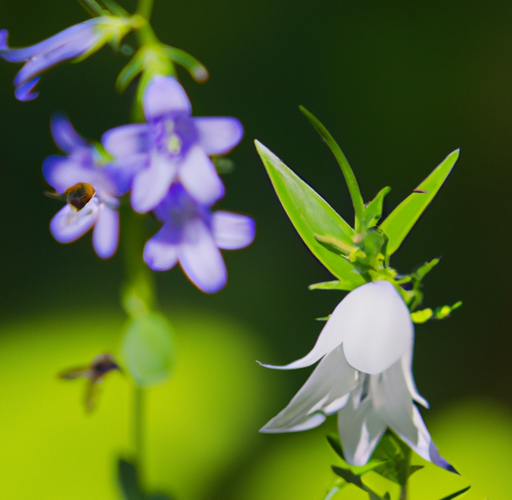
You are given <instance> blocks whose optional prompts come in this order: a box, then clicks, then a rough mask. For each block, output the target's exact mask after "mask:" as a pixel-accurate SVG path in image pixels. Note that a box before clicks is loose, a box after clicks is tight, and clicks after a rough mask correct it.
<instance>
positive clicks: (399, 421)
mask: <svg viewBox="0 0 512 500" xmlns="http://www.w3.org/2000/svg"><path fill="white" fill-rule="evenodd" d="M413 340H414V328H413V324H412V321H411V318H410V314H409V310H408V308H407V306H406V305H405V303H404V301H403V300H402V298H401V296H400V294H399V293H398V292H397V291H396V290H395V288H394V287H393V285H391V283H388V282H383V281H381V282H374V283H367V284H366V285H363V286H361V287H359V288H356V289H355V290H354V291H352V292H350V293H349V294H348V295H347V296H346V297H345V298H344V299H343V300H342V301H341V302H340V303H339V304H338V306H337V307H336V309H334V312H333V313H332V315H331V317H330V318H329V320H328V321H327V323H326V324H325V326H324V328H323V330H322V332H321V333H320V336H319V337H318V340H317V342H316V344H315V346H314V347H313V349H312V350H311V352H310V353H309V354H307V355H306V356H305V357H304V358H302V359H299V360H297V361H294V362H293V363H290V364H289V365H286V366H271V365H263V366H266V367H267V368H275V369H279V370H289V369H294V368H303V367H305V366H310V365H312V364H314V363H316V362H317V361H318V360H319V359H321V358H323V359H322V360H321V361H320V363H319V364H318V366H317V367H316V369H315V370H314V371H313V373H312V374H311V376H310V377H309V379H308V380H307V381H306V383H305V384H304V386H303V387H302V388H301V389H300V390H299V392H298V393H297V394H296V395H295V396H294V398H293V399H292V400H291V401H290V403H289V404H288V406H287V407H286V408H285V409H284V410H283V411H281V412H280V413H279V414H278V415H277V416H275V417H274V418H273V419H272V420H270V422H268V423H267V424H266V425H265V426H264V427H263V428H262V429H261V431H260V432H266V433H278V432H295V431H302V430H307V429H312V428H313V427H317V426H318V425H320V424H321V423H322V422H323V421H324V420H325V418H326V416H327V415H332V414H334V413H336V412H338V431H339V435H340V438H341V442H342V444H343V449H344V452H345V457H346V460H347V462H348V463H350V464H352V465H364V464H366V462H368V460H369V458H370V456H371V454H372V453H373V450H374V449H375V447H376V446H377V443H378V442H379V440H380V438H381V437H382V436H383V434H384V433H385V431H386V429H387V428H388V427H389V428H390V429H392V430H393V431H394V432H395V433H396V434H398V435H399V436H400V437H401V438H402V439H403V440H404V441H405V442H406V443H407V444H408V445H409V446H410V447H411V448H412V449H413V450H414V451H415V452H416V453H417V454H418V455H420V456H421V457H423V458H424V459H426V460H429V461H431V462H433V463H435V464H437V465H439V466H441V467H443V468H445V469H449V470H453V468H452V467H451V465H450V464H448V462H446V460H444V459H443V458H441V457H440V456H439V453H438V451H437V448H436V446H435V445H434V443H433V442H432V438H431V437H430V434H429V433H428V431H427V428H426V427H425V424H424V423H423V420H422V418H421V415H420V413H419V411H418V409H417V408H416V406H415V405H414V404H413V400H414V401H417V402H418V403H420V404H422V405H423V406H425V407H427V408H428V403H427V402H426V401H425V400H424V399H423V398H422V397H421V396H420V395H419V394H418V392H417V390H416V386H415V383H414V379H413V376H412V371H411V364H412V350H413Z"/></svg>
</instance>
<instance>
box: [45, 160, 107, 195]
mask: <svg viewBox="0 0 512 500" xmlns="http://www.w3.org/2000/svg"><path fill="white" fill-rule="evenodd" d="M77 160H78V161H77ZM79 160H80V158H77V157H66V156H57V155H52V156H49V157H48V158H46V159H45V160H44V162H43V176H44V178H45V179H46V182H47V183H48V184H50V186H52V188H53V189H55V190H56V191H57V192H58V193H63V192H64V191H65V190H66V189H67V188H68V187H70V186H73V185H74V184H77V183H78V182H87V183H89V184H92V185H94V184H96V183H97V181H98V173H97V172H94V170H92V169H88V168H84V167H83V166H82V164H81V163H80V161H79Z"/></svg>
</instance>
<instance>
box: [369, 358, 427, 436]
mask: <svg viewBox="0 0 512 500" xmlns="http://www.w3.org/2000/svg"><path fill="white" fill-rule="evenodd" d="M370 395H371V400H372V402H373V406H374V408H375V410H376V411H377V413H378V414H379V415H380V416H381V417H382V419H383V420H384V421H385V422H386V424H387V425H388V427H390V428H391V429H393V430H394V431H395V432H396V433H397V434H400V435H401V436H406V437H407V438H408V439H410V440H411V441H412V442H416V441H417V439H418V430H417V429H416V426H415V425H414V422H413V412H412V409H413V404H412V400H411V394H410V393H409V389H408V387H407V384H406V383H405V378H404V372H403V370H402V361H401V360H398V361H397V362H396V363H395V364H394V365H393V366H391V367H390V368H388V369H387V370H386V371H385V372H384V373H381V374H379V375H371V376H370Z"/></svg>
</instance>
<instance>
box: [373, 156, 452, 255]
mask: <svg viewBox="0 0 512 500" xmlns="http://www.w3.org/2000/svg"><path fill="white" fill-rule="evenodd" d="M458 157H459V150H458V149H457V150H455V151H454V152H453V153H451V154H449V155H448V156H447V157H446V158H445V159H444V160H443V161H442V162H441V164H440V165H439V166H438V167H437V168H436V169H435V170H434V171H433V172H432V173H431V174H430V175H429V176H428V177H427V178H426V179H425V180H424V181H423V182H422V183H421V184H420V185H419V186H418V187H417V188H416V189H415V190H414V191H415V192H413V193H412V194H410V195H409V196H408V197H407V198H406V199H405V200H404V201H402V203H400V205H398V206H397V207H396V208H395V209H394V210H393V212H391V214H389V216H388V217H387V218H386V219H385V220H384V222H383V223H382V224H381V225H380V228H381V229H382V230H383V231H384V233H386V235H387V237H388V239H389V241H388V247H387V250H388V255H392V254H393V253H395V252H396V251H397V250H398V248H399V247H400V245H401V244H402V243H403V241H404V239H405V237H406V236H407V235H408V234H409V232H410V231H411V229H412V228H413V226H414V224H416V221H417V220H418V219H419V218H420V216H421V214H422V213H423V212H424V211H425V209H426V208H427V207H428V205H429V204H430V202H431V201H432V200H433V198H434V196H435V195H436V194H437V192H438V191H439V189H440V188H441V186H442V185H443V183H444V181H445V180H446V178H447V177H448V175H450V172H451V171H452V168H453V166H454V165H455V162H456V161H457V159H458Z"/></svg>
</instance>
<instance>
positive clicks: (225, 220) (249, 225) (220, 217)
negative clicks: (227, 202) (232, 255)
mask: <svg viewBox="0 0 512 500" xmlns="http://www.w3.org/2000/svg"><path fill="white" fill-rule="evenodd" d="M212 230H213V237H214V238H215V242H216V243H217V246H218V247H219V248H222V249H224V250H237V249H239V248H244V247H246V246H247V245H250V244H251V243H252V240H253V239H254V231H255V228H254V221H253V220H252V219H251V218H250V217H247V216H246V215H240V214H233V213H231V212H222V211H219V212H215V213H214V214H213V216H212Z"/></svg>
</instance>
